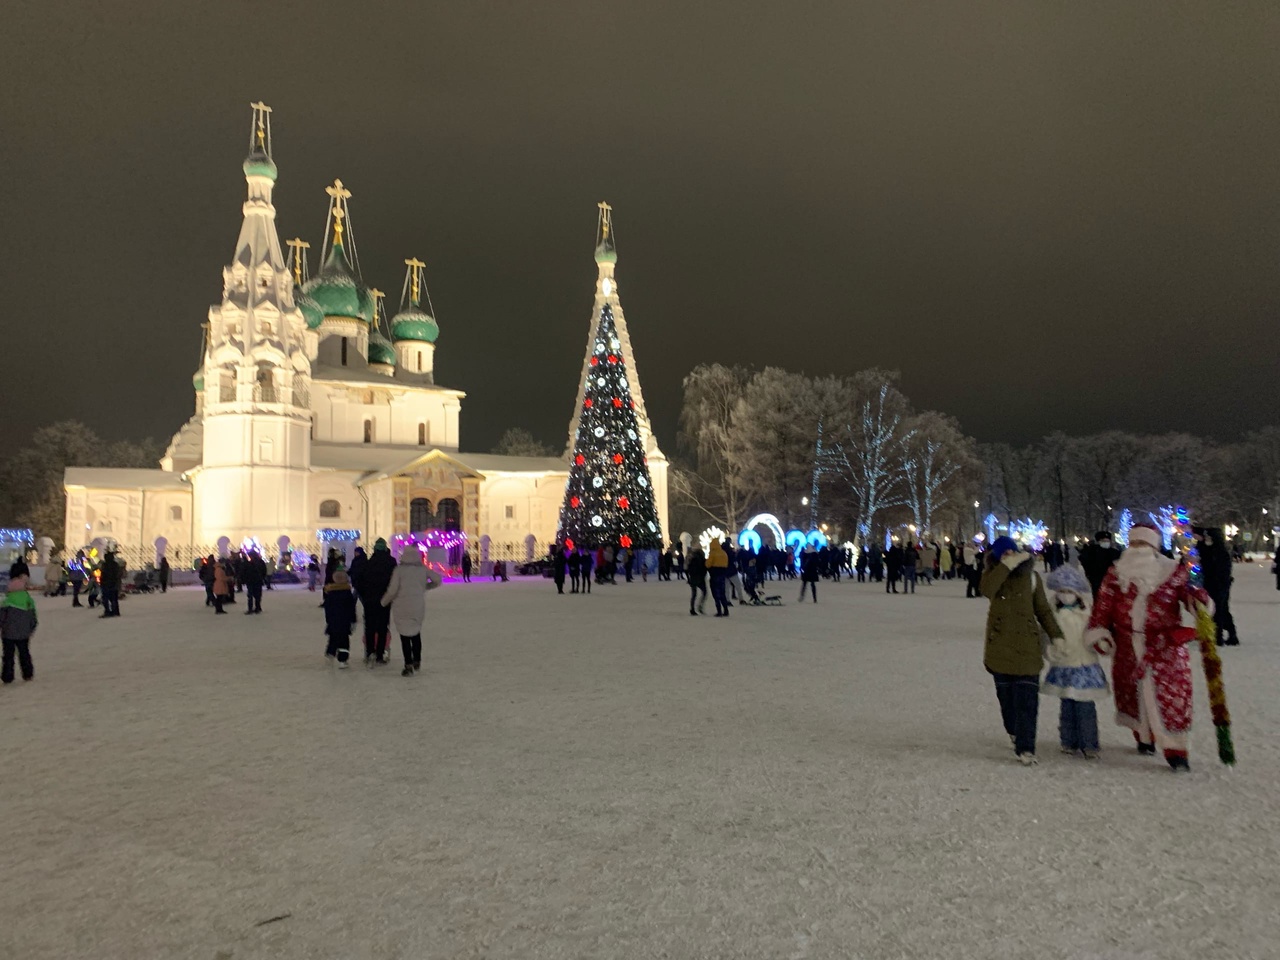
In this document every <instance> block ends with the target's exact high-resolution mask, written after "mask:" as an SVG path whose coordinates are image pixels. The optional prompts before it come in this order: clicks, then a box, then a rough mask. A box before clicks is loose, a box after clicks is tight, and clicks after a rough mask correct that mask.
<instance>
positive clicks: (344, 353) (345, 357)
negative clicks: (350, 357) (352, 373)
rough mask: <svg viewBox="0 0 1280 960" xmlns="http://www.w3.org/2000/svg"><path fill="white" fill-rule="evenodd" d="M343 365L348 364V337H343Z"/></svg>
mask: <svg viewBox="0 0 1280 960" xmlns="http://www.w3.org/2000/svg"><path fill="white" fill-rule="evenodd" d="M342 365H343V366H344V367H345V366H346V365H347V338H346V337H343V338H342Z"/></svg>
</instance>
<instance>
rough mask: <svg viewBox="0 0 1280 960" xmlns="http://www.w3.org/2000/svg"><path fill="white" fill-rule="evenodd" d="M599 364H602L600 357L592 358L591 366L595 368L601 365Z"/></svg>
mask: <svg viewBox="0 0 1280 960" xmlns="http://www.w3.org/2000/svg"><path fill="white" fill-rule="evenodd" d="M599 363H600V358H599V357H592V358H591V365H592V366H593V367H594V366H597V365H599Z"/></svg>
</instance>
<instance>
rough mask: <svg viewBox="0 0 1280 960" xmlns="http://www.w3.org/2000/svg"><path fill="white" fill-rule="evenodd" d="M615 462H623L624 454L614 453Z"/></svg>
mask: <svg viewBox="0 0 1280 960" xmlns="http://www.w3.org/2000/svg"><path fill="white" fill-rule="evenodd" d="M613 462H614V463H621V462H622V454H620V453H615V454H614V455H613ZM647 462H648V461H646V463H647Z"/></svg>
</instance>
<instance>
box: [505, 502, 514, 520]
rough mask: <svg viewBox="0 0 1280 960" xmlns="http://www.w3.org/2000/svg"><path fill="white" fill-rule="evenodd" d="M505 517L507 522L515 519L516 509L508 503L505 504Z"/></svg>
mask: <svg viewBox="0 0 1280 960" xmlns="http://www.w3.org/2000/svg"><path fill="white" fill-rule="evenodd" d="M506 516H507V519H508V520H514V519H515V518H516V508H515V507H514V506H512V505H511V504H509V503H508V504H507V512H506Z"/></svg>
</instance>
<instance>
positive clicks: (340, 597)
mask: <svg viewBox="0 0 1280 960" xmlns="http://www.w3.org/2000/svg"><path fill="white" fill-rule="evenodd" d="M322 606H323V607H324V632H325V635H326V636H327V637H328V638H329V639H328V641H327V643H326V644H325V648H324V656H325V659H326V660H336V661H337V662H338V666H339V667H341V668H343V669H344V670H345V669H346V667H347V660H348V659H349V658H350V656H351V631H352V630H354V629H355V625H356V595H355V594H354V593H352V592H351V580H350V578H348V577H347V571H345V570H341V569H338V570H335V571H333V579H332V580H330V581H329V582H328V583H326V584H325V585H324V603H323V604H322ZM219 612H221V611H219Z"/></svg>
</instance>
